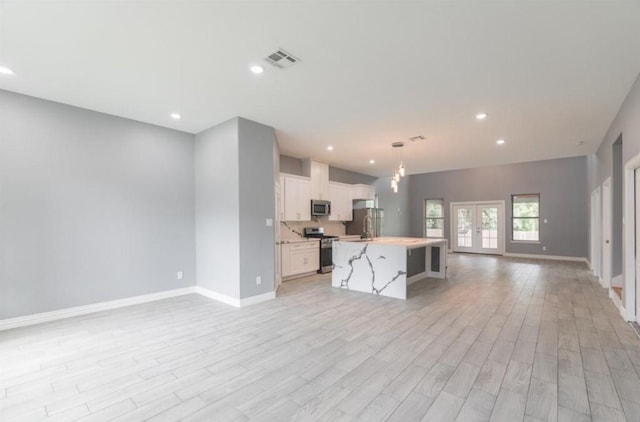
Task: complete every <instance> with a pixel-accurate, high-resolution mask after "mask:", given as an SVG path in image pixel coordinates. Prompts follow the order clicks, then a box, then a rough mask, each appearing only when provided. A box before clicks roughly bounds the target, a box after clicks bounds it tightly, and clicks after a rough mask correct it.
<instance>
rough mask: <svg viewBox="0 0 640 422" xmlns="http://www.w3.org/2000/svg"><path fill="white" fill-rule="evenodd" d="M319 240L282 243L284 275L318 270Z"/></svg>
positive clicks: (289, 275) (288, 275)
mask: <svg viewBox="0 0 640 422" xmlns="http://www.w3.org/2000/svg"><path fill="white" fill-rule="evenodd" d="M319 268H320V243H319V241H309V242H299V243H285V244H283V245H282V277H291V276H294V275H298V274H304V273H309V272H313V271H318V269H319Z"/></svg>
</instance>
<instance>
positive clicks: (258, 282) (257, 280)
mask: <svg viewBox="0 0 640 422" xmlns="http://www.w3.org/2000/svg"><path fill="white" fill-rule="evenodd" d="M256 284H262V277H260V276H257V277H256Z"/></svg>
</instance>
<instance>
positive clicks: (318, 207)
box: [311, 199, 331, 216]
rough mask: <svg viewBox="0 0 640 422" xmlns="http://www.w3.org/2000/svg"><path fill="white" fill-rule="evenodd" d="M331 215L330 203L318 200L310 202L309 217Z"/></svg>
mask: <svg viewBox="0 0 640 422" xmlns="http://www.w3.org/2000/svg"><path fill="white" fill-rule="evenodd" d="M330 214H331V202H330V201H321V200H319V199H312V200H311V215H316V216H321V215H330Z"/></svg>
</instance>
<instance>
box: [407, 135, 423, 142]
mask: <svg viewBox="0 0 640 422" xmlns="http://www.w3.org/2000/svg"><path fill="white" fill-rule="evenodd" d="M409 140H410V141H412V142H417V141H424V136H422V135H418V136H414V137H413V138H409Z"/></svg>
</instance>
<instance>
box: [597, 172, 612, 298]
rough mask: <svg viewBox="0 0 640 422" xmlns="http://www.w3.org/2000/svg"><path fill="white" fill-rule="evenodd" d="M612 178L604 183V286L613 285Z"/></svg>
mask: <svg viewBox="0 0 640 422" xmlns="http://www.w3.org/2000/svg"><path fill="white" fill-rule="evenodd" d="M612 205H613V203H612V200H611V178H610V177H609V178H608V179H607V180H605V181H604V182H603V183H602V278H601V281H600V283H601V284H602V287H605V288H608V287H609V286H610V285H611V216H612V209H611V208H612Z"/></svg>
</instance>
